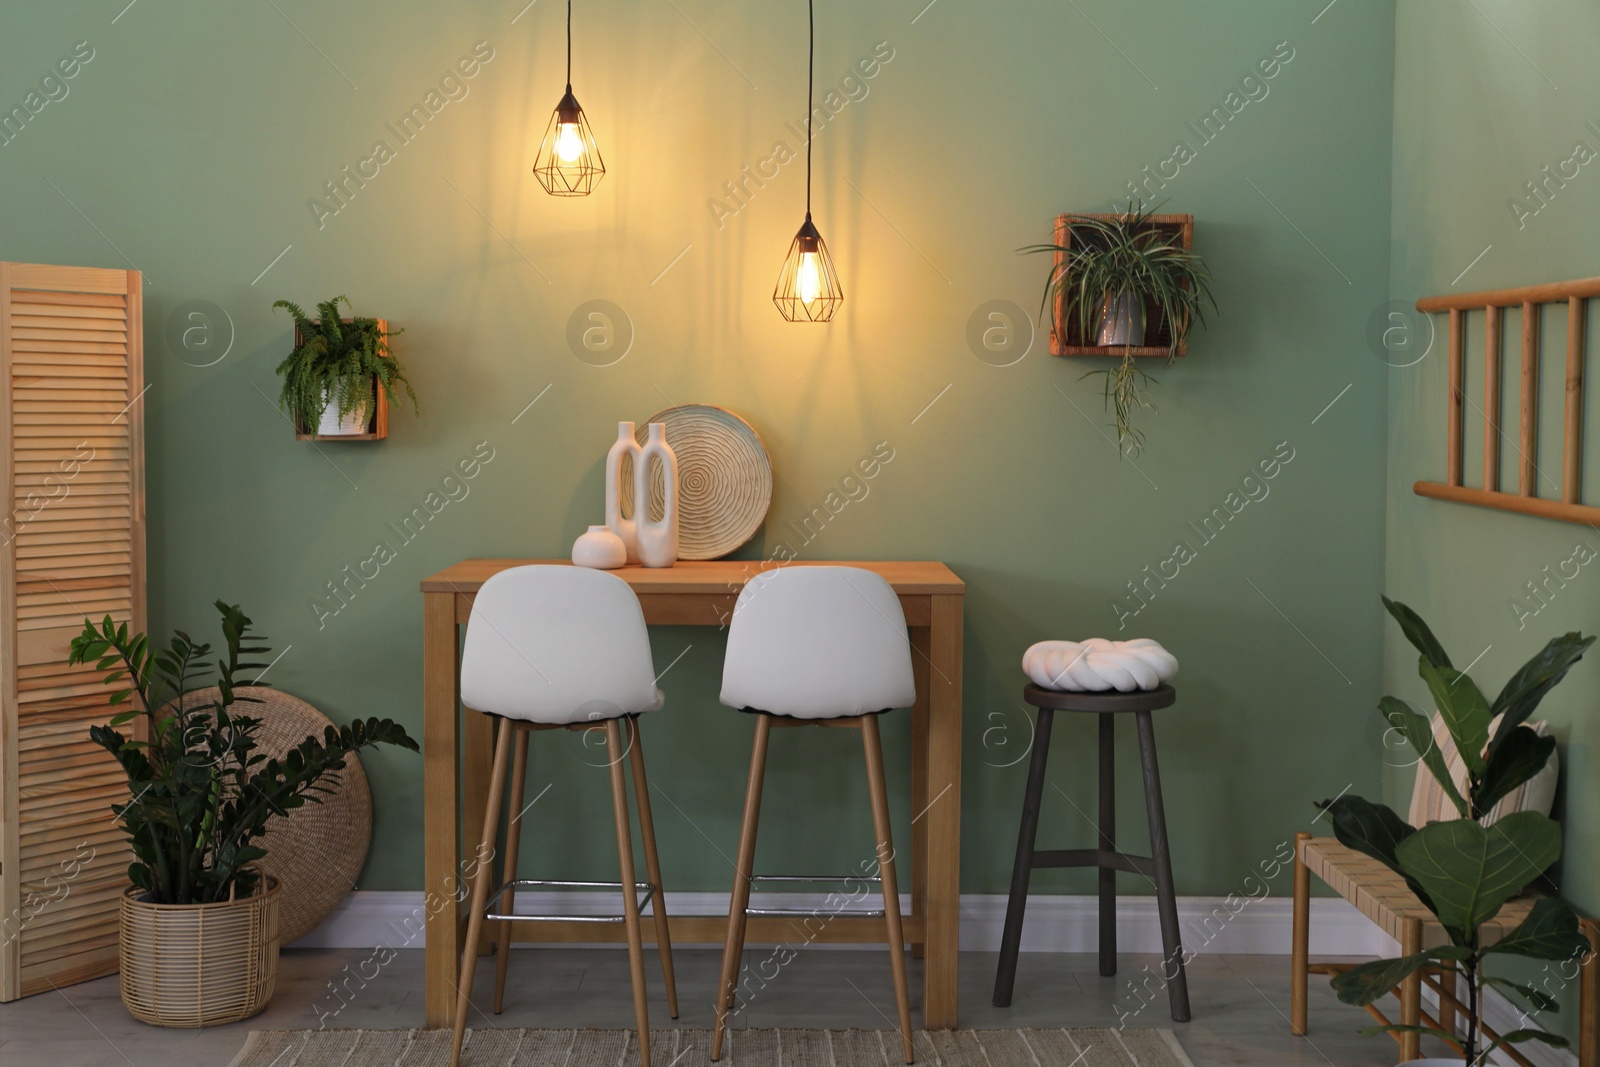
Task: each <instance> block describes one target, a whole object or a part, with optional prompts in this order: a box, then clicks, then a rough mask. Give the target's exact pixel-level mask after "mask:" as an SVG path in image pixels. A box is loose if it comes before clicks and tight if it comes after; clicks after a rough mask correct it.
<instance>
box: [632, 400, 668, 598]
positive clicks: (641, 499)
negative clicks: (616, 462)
mask: <svg viewBox="0 0 1600 1067" xmlns="http://www.w3.org/2000/svg"><path fill="white" fill-rule="evenodd" d="M653 463H659V464H660V465H661V489H662V492H661V517H660V518H659V519H656V518H652V517H651V515H650V467H651V464H653ZM633 501H634V503H633V515H634V525H635V536H636V538H637V539H638V545H639V562H640V563H643V564H644V565H645V566H646V567H670V566H672V565H673V563H675V562H677V559H678V457H677V456H676V455H674V454H673V451H672V446H671V445H669V444H667V427H666V424H665V423H661V422H652V423H651V424H650V430H649V435H648V436H647V437H646V439H645V442H644V448H643V449H642V450H641V451H640V453H639V458H638V459H636V460H634V461H633Z"/></svg>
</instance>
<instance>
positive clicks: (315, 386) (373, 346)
mask: <svg viewBox="0 0 1600 1067" xmlns="http://www.w3.org/2000/svg"><path fill="white" fill-rule="evenodd" d="M341 303H342V304H344V306H345V307H346V308H347V309H351V310H353V308H351V304H350V299H349V298H348V297H345V296H336V297H334V298H333V299H332V300H324V301H323V302H322V303H320V304H318V305H317V318H315V319H312V318H309V317H307V315H306V313H305V312H304V311H303V310H301V308H300V305H298V304H296V303H294V302H293V301H290V300H278V301H275V302H274V303H273V305H272V306H273V308H274V309H275V310H276V309H277V308H282V309H284V310H285V311H287V312H288V313H289V314H290V316H291V317H293V319H294V324H295V328H296V330H297V331H298V340H297V343H296V345H295V348H294V351H292V352H290V353H289V354H288V356H286V357H285V358H284V360H283V362H282V363H280V364H278V370H277V373H278V374H279V376H280V377H282V378H283V387H282V389H281V390H280V391H279V394H278V405H279V407H281V408H282V409H283V410H285V411H287V412H288V413H289V417H290V418H292V419H293V420H294V421H295V425H296V426H298V427H303V428H305V429H307V430H311V431H315V429H316V428H317V423H318V422H319V421H321V419H322V413H323V411H324V410H326V409H327V408H328V407H329V406H330V405H333V406H334V408H335V410H336V411H337V412H338V415H339V417H340V418H341V419H343V418H345V417H346V416H349V415H353V414H355V413H356V412H358V411H360V410H361V409H362V408H363V407H365V406H366V405H367V404H369V403H371V401H372V399H373V385H374V383H376V385H377V388H379V389H382V390H383V391H384V393H385V394H386V395H387V396H388V398H389V402H390V403H391V404H398V403H399V401H400V398H399V395H398V394H397V391H396V387H397V386H404V387H405V390H406V395H407V396H409V397H410V398H411V407H412V410H417V394H416V390H414V389H412V388H411V383H410V382H409V381H408V380H407V379H406V372H405V368H403V367H402V366H401V365H400V361H399V360H398V359H396V358H395V355H394V353H393V352H391V351H390V350H389V338H391V337H395V336H398V335H399V334H402V333H404V332H405V331H404V330H395V329H391V330H389V331H388V333H385V332H384V330H383V329H382V327H381V326H380V325H379V323H378V320H377V319H369V318H362V317H360V316H353V317H352V318H351V319H350V321H349V322H342V321H340V318H339V305H340V304H341Z"/></svg>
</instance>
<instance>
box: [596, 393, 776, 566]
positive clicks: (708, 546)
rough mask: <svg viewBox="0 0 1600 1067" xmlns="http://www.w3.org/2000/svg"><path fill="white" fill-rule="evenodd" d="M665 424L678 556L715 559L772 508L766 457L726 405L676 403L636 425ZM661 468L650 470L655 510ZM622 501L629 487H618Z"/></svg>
mask: <svg viewBox="0 0 1600 1067" xmlns="http://www.w3.org/2000/svg"><path fill="white" fill-rule="evenodd" d="M652 422H660V423H665V424H666V427H667V444H669V445H671V446H672V451H673V454H674V455H676V456H677V458H678V558H679V559H686V560H700V559H721V558H722V557H723V556H726V555H728V554H729V553H730V552H733V551H735V550H736V549H738V548H740V547H741V546H743V545H744V544H745V543H746V542H748V541H749V540H750V539H751V538H752V537H754V536H755V535H756V531H757V530H759V529H761V524H762V523H763V522H765V521H766V519H767V509H768V508H769V507H770V506H771V505H772V460H771V459H770V458H769V457H768V456H767V448H766V446H765V445H764V444H762V443H761V435H760V434H758V433H756V431H755V428H754V427H752V426H751V425H750V424H749V423H748V422H745V421H744V420H743V419H741V418H740V417H739V416H737V415H735V414H734V413H733V412H731V411H729V410H727V409H726V408H719V407H712V406H711V405H710V404H679V405H678V406H676V407H670V408H667V409H666V410H665V411H658V412H656V413H655V414H654V415H651V416H650V418H649V419H647V420H645V421H644V422H642V423H640V424H639V428H638V430H637V431H636V434H637V437H638V441H639V443H640V444H644V442H645V439H646V437H647V435H648V433H649V425H650V423H652ZM659 470H660V468H656V469H654V470H652V471H651V486H650V497H651V503H652V505H653V508H652V512H653V513H656V514H659V512H660V510H661V503H660V501H661V499H662V488H661V475H660V473H659ZM622 495H623V498H624V502H625V503H627V502H628V501H629V500H630V499H631V491H630V490H628V489H627V488H624V491H623V494H622Z"/></svg>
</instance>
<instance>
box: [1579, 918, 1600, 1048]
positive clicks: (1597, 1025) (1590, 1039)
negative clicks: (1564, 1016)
mask: <svg viewBox="0 0 1600 1067" xmlns="http://www.w3.org/2000/svg"><path fill="white" fill-rule="evenodd" d="M1579 929H1581V930H1582V931H1583V933H1584V935H1585V936H1586V937H1588V939H1589V954H1588V955H1586V956H1584V957H1583V962H1582V963H1581V964H1579V965H1578V974H1579V978H1578V1067H1600V923H1596V922H1595V921H1594V920H1593V919H1583V920H1580V923H1579Z"/></svg>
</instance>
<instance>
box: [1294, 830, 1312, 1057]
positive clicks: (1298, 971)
mask: <svg viewBox="0 0 1600 1067" xmlns="http://www.w3.org/2000/svg"><path fill="white" fill-rule="evenodd" d="M1309 840H1311V835H1310V834H1308V833H1305V832H1304V831H1302V832H1300V833H1297V834H1295V835H1294V940H1293V944H1292V948H1291V949H1290V954H1289V970H1290V973H1289V1032H1290V1033H1291V1034H1294V1035H1296V1036H1298V1037H1304V1036H1305V1033H1306V1015H1307V1012H1306V1006H1307V1000H1306V983H1307V981H1308V976H1309V974H1310V972H1309V971H1307V970H1306V968H1307V967H1309V966H1310V965H1311V960H1310V955H1311V868H1309V867H1307V866H1306V863H1305V855H1304V852H1303V851H1302V850H1303V849H1304V848H1305V845H1306V842H1307V841H1309Z"/></svg>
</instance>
